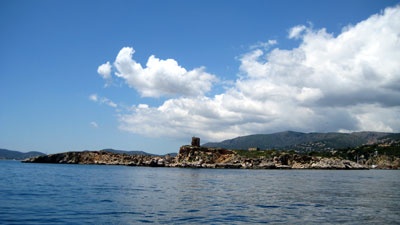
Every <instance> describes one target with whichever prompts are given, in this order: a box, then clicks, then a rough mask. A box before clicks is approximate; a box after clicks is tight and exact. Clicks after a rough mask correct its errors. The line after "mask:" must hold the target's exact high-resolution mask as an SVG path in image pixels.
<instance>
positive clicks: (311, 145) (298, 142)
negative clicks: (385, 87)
mask: <svg viewBox="0 0 400 225" xmlns="http://www.w3.org/2000/svg"><path fill="white" fill-rule="evenodd" d="M396 135H397V136H396ZM398 136H399V134H393V133H382V132H368V131H364V132H353V133H334V132H331V133H301V132H295V131H285V132H279V133H273V134H254V135H248V136H242V137H237V138H233V139H229V140H225V141H222V142H210V143H206V144H204V145H203V146H204V147H217V148H227V149H248V148H254V147H257V148H260V149H262V150H263V149H286V150H296V151H300V152H309V151H326V150H332V149H338V148H347V147H357V146H360V145H364V144H372V143H376V142H379V141H380V140H382V139H385V138H394V137H398Z"/></svg>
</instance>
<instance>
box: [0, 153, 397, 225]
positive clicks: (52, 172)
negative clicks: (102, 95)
mask: <svg viewBox="0 0 400 225" xmlns="http://www.w3.org/2000/svg"><path fill="white" fill-rule="evenodd" d="M399 178H400V171H393V170H369V171H339V170H240V169H238V170H236V169H180V168H145V167H125V166H99V165H62V164H23V163H20V162H15V161H0V223H1V224H66V223H68V224H71V223H79V224H146V223H153V224H165V223H168V224H199V223H201V224H249V223H251V224H267V223H270V224H279V223H282V224H317V223H318V224H320V223H323V224H338V223H340V224H399V221H400V188H399V187H400V179H399Z"/></svg>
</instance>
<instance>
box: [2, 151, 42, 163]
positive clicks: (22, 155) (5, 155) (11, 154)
mask: <svg viewBox="0 0 400 225" xmlns="http://www.w3.org/2000/svg"><path fill="white" fill-rule="evenodd" d="M39 155H46V154H44V153H42V152H36V151H31V152H19V151H14V150H8V149H0V159H15V160H23V159H27V158H32V157H35V156H39Z"/></svg>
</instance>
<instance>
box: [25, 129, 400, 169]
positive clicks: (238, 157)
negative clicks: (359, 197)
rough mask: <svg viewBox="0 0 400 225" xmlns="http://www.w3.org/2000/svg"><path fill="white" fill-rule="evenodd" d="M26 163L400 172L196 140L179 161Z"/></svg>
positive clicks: (54, 159) (378, 163) (399, 164)
mask: <svg viewBox="0 0 400 225" xmlns="http://www.w3.org/2000/svg"><path fill="white" fill-rule="evenodd" d="M22 162H24V163H64V164H100V165H125V166H149V167H183V168H235V169H399V168H400V160H399V158H397V159H395V160H390V159H389V158H388V157H387V156H385V155H382V156H376V157H374V158H371V159H370V160H369V161H365V160H364V161H361V162H360V161H359V162H357V161H352V160H348V159H344V158H343V157H341V155H340V154H337V156H335V155H334V154H333V155H332V154H331V155H327V154H325V155H322V154H319V155H318V154H311V155H310V154H299V153H296V152H294V151H289V152H286V151H276V150H259V149H257V148H252V149H249V150H230V149H224V148H211V147H202V146H200V138H197V137H193V138H192V143H191V145H184V146H182V147H180V149H179V153H178V154H177V156H176V157H172V156H171V155H165V156H152V155H141V154H137V155H128V154H120V153H114V152H106V151H85V152H65V153H58V154H50V155H41V156H36V157H33V158H29V159H26V160H23V161H22Z"/></svg>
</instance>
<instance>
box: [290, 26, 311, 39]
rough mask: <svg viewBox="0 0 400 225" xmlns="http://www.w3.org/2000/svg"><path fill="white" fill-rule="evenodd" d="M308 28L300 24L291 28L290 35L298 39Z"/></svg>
mask: <svg viewBox="0 0 400 225" xmlns="http://www.w3.org/2000/svg"><path fill="white" fill-rule="evenodd" d="M306 30H307V27H306V26H304V25H298V26H294V27H292V28H290V30H289V35H288V37H289V38H290V39H292V38H294V39H298V38H300V36H301V34H302V33H303V32H304V31H306Z"/></svg>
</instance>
